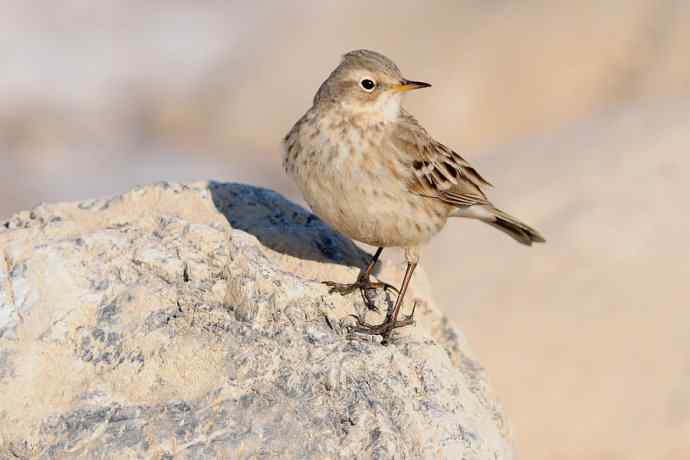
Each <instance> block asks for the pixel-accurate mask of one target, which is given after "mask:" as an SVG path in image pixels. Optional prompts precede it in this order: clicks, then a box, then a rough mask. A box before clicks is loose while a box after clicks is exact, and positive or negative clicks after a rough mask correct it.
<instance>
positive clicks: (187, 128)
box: [0, 0, 690, 460]
mask: <svg viewBox="0 0 690 460" xmlns="http://www.w3.org/2000/svg"><path fill="white" fill-rule="evenodd" d="M0 10H1V11H2V12H3V13H2V15H0V75H2V77H1V78H0V217H8V216H9V215H10V214H11V213H13V212H15V211H18V210H20V209H25V208H29V207H31V206H34V205H36V204H37V203H39V202H41V201H48V202H54V201H61V200H75V199H83V198H88V197H95V196H104V195H109V194H114V193H118V192H121V191H124V190H127V189H128V188H130V187H132V186H133V185H136V184H141V183H147V182H153V181H158V180H178V181H187V180H198V179H216V180H239V181H245V182H250V183H253V184H258V185H263V186H268V187H271V188H274V189H276V190H278V191H280V192H282V193H285V194H286V195H287V196H289V197H291V198H293V199H296V200H299V194H298V192H297V190H296V189H295V188H294V187H293V186H292V185H291V184H290V183H289V181H288V180H287V178H286V177H285V176H284V175H283V173H282V171H281V166H280V149H279V142H280V138H281V137H282V135H283V134H284V133H285V132H286V131H287V130H288V129H289V128H290V127H291V125H292V123H293V122H294V121H295V120H296V119H297V117H299V116H300V115H301V114H302V113H303V112H304V110H305V109H306V108H307V107H308V104H309V103H310V100H311V97H312V95H313V93H314V92H315V90H316V88H317V87H318V85H319V84H320V82H321V81H322V80H323V78H325V76H326V75H328V73H329V72H330V70H331V69H332V67H333V66H335V65H336V64H337V62H338V60H339V56H340V55H341V54H342V53H344V52H346V51H348V50H350V49H356V48H361V47H367V48H371V49H375V50H378V51H381V52H384V53H385V54H387V55H388V56H390V57H391V58H393V59H394V60H395V61H396V62H397V63H398V65H399V66H400V67H401V69H402V70H403V72H404V73H405V74H406V75H408V76H409V77H410V78H413V79H420V80H425V81H429V82H432V83H433V84H434V86H433V88H431V89H428V90H425V91H424V92H419V93H417V94H414V95H413V96H412V97H409V98H408V100H407V104H406V105H407V107H408V108H409V109H410V111H412V112H413V113H414V114H415V115H416V116H417V117H418V118H419V119H420V120H421V121H422V122H423V123H424V125H425V126H426V127H427V128H428V129H429V131H431V133H432V134H433V135H435V136H436V137H437V138H438V139H440V140H442V141H444V142H445V143H447V144H449V145H451V146H453V147H454V148H456V149H457V150H459V151H461V152H462V153H463V154H464V156H465V157H466V158H467V159H469V160H470V161H471V162H472V163H473V164H474V165H475V166H476V167H477V168H478V169H479V170H480V171H481V172H482V173H483V174H484V175H485V176H486V177H487V178H488V179H489V180H491V181H492V182H494V183H495V184H497V187H496V189H495V190H494V191H492V192H491V197H492V198H493V199H494V201H495V202H496V203H497V204H499V205H501V206H502V207H504V208H505V209H507V210H508V211H510V212H512V213H514V214H515V215H517V216H520V217H521V218H523V219H524V220H526V221H527V222H529V223H531V224H533V225H535V226H536V227H537V228H539V229H540V230H542V232H543V233H544V234H545V236H546V237H547V239H548V244H547V245H544V246H540V247H538V248H533V249H527V248H522V247H519V246H518V245H516V244H514V243H513V242H512V241H511V240H509V239H507V238H505V237H504V236H503V235H501V234H500V233H498V232H496V231H493V230H491V229H490V228H488V227H486V226H481V225H479V224H476V223H474V222H464V221H454V222H452V223H451V224H450V225H449V226H448V227H447V228H446V229H445V230H444V232H443V233H442V234H441V235H440V236H439V237H438V238H437V239H436V240H434V241H433V242H432V244H431V245H430V246H429V248H428V249H427V250H426V253H425V257H424V258H423V264H424V266H425V268H426V269H427V271H428V272H429V274H430V278H431V282H432V285H433V286H434V289H435V292H436V295H437V297H438V299H439V301H440V304H441V305H445V306H446V308H447V311H448V313H449V314H450V315H451V317H453V318H454V319H455V320H456V321H457V322H458V323H459V324H460V326H461V327H462V328H463V329H464V331H465V332H466V333H467V335H468V336H469V338H470V341H471V343H472V344H473V345H474V347H475V349H476V350H477V352H478V354H479V356H480V357H481V358H482V361H483V363H484V364H485V365H486V367H487V368H488V371H489V373H490V376H491V379H492V381H493V386H494V387H495V389H496V391H497V392H498V394H499V395H500V397H501V398H502V399H503V401H504V403H505V406H506V411H507V413H508V416H509V418H510V419H511V420H512V423H513V427H514V431H515V437H516V442H517V447H518V450H519V452H520V454H521V458H524V459H536V460H546V459H554V458H558V459H583V458H586V459H649V458H655V459H685V458H690V300H689V298H690V283H689V282H688V280H690V249H689V247H688V241H687V239H688V236H690V217H689V215H690V199H689V198H690V168H689V167H688V156H689V154H690V153H689V152H690V59H688V56H690V3H688V2H687V1H682V0H664V1H661V0H659V1H652V0H625V1H623V0H606V1H594V0H583V1H579V2H560V1H546V0H541V1H540V0H528V1H524V0H523V1H518V0H503V1H477V0H472V1H470V0H464V1H452V2H451V1H447V2H441V1H434V2H424V3H421V2H418V1H407V0H398V1H395V2H389V1H381V2H360V1H356V2H335V1H331V2H321V1H313V2H307V1H300V2H278V1H274V2H269V1H261V2H253V3H251V5H249V2H239V1H237V2H232V1H221V0H205V1H197V2H186V1H182V0H166V1H163V0H151V1H147V2H138V1H134V0H120V1H114V0H99V1H79V0H70V1H67V0H63V1H55V2H40V1H37V0H25V1H19V0H4V1H0ZM386 257H388V258H391V259H394V260H395V259H396V258H397V259H399V257H400V255H399V254H396V253H395V252H390V253H388V254H387V255H386Z"/></svg>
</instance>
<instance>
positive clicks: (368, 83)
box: [360, 78, 376, 91]
mask: <svg viewBox="0 0 690 460" xmlns="http://www.w3.org/2000/svg"><path fill="white" fill-rule="evenodd" d="M360 85H362V88H364V89H366V90H367V91H370V90H372V89H374V86H376V83H374V81H373V80H370V79H368V78H365V79H364V80H362V81H361V82H360Z"/></svg>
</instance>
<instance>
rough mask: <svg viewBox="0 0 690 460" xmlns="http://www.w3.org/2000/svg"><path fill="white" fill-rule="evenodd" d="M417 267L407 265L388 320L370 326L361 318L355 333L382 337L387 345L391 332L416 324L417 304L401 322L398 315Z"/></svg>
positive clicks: (415, 265) (413, 264)
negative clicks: (415, 312)
mask: <svg viewBox="0 0 690 460" xmlns="http://www.w3.org/2000/svg"><path fill="white" fill-rule="evenodd" d="M416 267H417V262H408V263H407V270H405V276H404V277H403V282H402V286H400V294H398V298H397V299H396V301H395V306H394V307H393V311H391V312H390V313H389V314H388V316H386V320H385V321H384V322H383V323H381V324H368V323H366V322H364V321H362V320H361V319H360V318H357V326H355V327H354V329H353V330H354V332H361V333H363V334H369V335H380V336H381V337H383V341H382V342H381V343H382V344H384V345H385V344H386V343H388V339H389V337H390V335H391V332H393V329H397V328H399V327H404V326H409V325H411V324H414V311H415V309H416V307H417V304H416V303H415V305H414V307H413V308H412V313H411V314H410V315H409V316H405V317H404V318H403V319H401V320H400V321H398V313H400V308H401V307H402V304H403V300H404V298H405V293H406V292H407V287H408V286H409V284H410V280H411V279H412V272H414V269H415V268H416Z"/></svg>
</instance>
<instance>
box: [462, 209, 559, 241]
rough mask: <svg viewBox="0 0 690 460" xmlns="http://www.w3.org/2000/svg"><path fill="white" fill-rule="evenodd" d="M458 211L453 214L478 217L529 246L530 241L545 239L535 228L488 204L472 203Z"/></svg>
mask: <svg viewBox="0 0 690 460" xmlns="http://www.w3.org/2000/svg"><path fill="white" fill-rule="evenodd" d="M458 211H459V212H457V213H456V214H455V215H457V216H460V217H470V218H474V219H479V220H481V221H482V222H486V223H487V224H489V225H491V226H492V227H495V228H497V229H499V230H501V231H502V232H504V233H507V234H508V235H509V236H510V237H512V238H513V239H514V240H515V241H517V242H518V243H522V244H526V245H527V246H531V245H532V243H544V242H545V241H546V240H545V239H544V237H543V236H541V234H540V233H539V232H538V231H537V230H535V229H533V228H532V227H530V226H529V225H527V224H524V223H522V222H520V221H519V220H517V219H516V218H515V217H513V216H511V215H510V214H508V213H505V212H503V211H501V210H500V209H498V208H494V207H493V206H492V205H490V204H488V205H474V206H470V207H469V208H465V209H463V210H462V211H460V210H458Z"/></svg>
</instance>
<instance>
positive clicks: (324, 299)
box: [0, 183, 512, 459]
mask: <svg viewBox="0 0 690 460" xmlns="http://www.w3.org/2000/svg"><path fill="white" fill-rule="evenodd" d="M366 257H367V255H366V253H364V252H363V251H362V250H360V249H359V248H357V247H356V246H355V245H353V244H352V243H351V242H350V241H348V240H347V239H345V238H343V237H341V236H339V235H338V234H336V233H334V232H333V231H332V230H330V229H329V228H328V227H327V226H325V225H324V224H323V223H321V222H320V221H319V220H318V219H317V218H315V217H314V216H312V215H311V214H309V213H308V212H307V211H305V210H304V209H302V208H300V207H299V206H297V205H295V204H293V203H291V202H289V201H287V200H285V199H284V198H282V197H281V196H279V195H278V194H276V193H274V192H271V191H268V190H264V189H258V188H254V187H250V186H246V185H238V184H219V183H196V184H191V185H175V184H167V183H162V184H156V185H152V186H147V187H142V188H139V189H136V190H133V191H131V192H129V193H127V194H125V195H123V196H121V197H117V198H114V199H109V200H94V201H88V202H81V203H71V204H70V203H68V204H58V205H50V206H40V207H38V208H36V209H34V210H33V211H30V212H28V211H27V212H22V213H19V214H17V215H16V216H14V217H13V218H11V219H10V220H9V221H7V222H5V223H0V395H1V396H0V458H3V459H4V458H117V459H126V458H161V459H162V458H190V459H191V458H194V459H197V458H241V459H244V458H281V459H284V458H315V459H321V458H329V459H335V458H343V459H352V458H381V459H384V458H433V459H436V458H448V459H460V458H462V459H509V458H512V446H511V442H510V440H509V433H508V429H507V427H506V424H505V422H504V419H503V417H502V414H501V411H500V408H499V406H498V405H497V404H496V403H495V401H494V400H493V399H492V398H491V396H490V394H489V393H488V389H487V385H486V379H485V375H484V372H483V370H482V368H481V366H479V364H478V363H477V362H476V361H475V360H474V359H473V358H472V356H471V353H470V352H469V350H468V348H467V345H466V344H465V343H464V339H463V338H462V336H461V334H460V333H459V332H458V331H457V330H456V329H454V328H453V327H452V326H451V325H450V324H449V323H448V321H447V320H446V318H445V317H444V316H442V315H441V314H440V313H439V311H438V310H437V309H436V308H435V307H434V306H433V305H432V302H431V300H430V296H429V294H428V289H427V288H426V286H425V281H424V276H423V274H421V273H422V272H420V275H419V276H416V278H415V280H414V282H413V284H412V286H411V291H410V294H409V295H408V302H407V303H408V304H407V306H406V308H407V309H408V310H409V308H411V305H412V302H413V301H416V302H417V324H416V325H415V326H414V327H410V328H405V329H404V330H401V331H400V332H399V333H398V334H397V335H396V336H395V337H394V340H393V341H392V342H393V343H392V344H391V345H390V346H382V345H380V343H379V339H373V338H369V337H359V336H357V337H352V336H351V335H350V334H349V333H348V327H347V326H348V325H349V324H352V322H353V320H352V318H351V317H350V316H349V315H351V314H354V313H357V314H364V313H365V307H364V305H363V303H362V300H361V298H360V296H359V295H357V294H354V295H350V296H346V297H341V296H340V295H337V294H329V292H328V289H327V288H326V287H325V286H323V285H322V284H321V283H320V282H319V281H320V280H324V279H330V280H335V281H343V282H344V281H348V280H352V279H354V277H355V276H356V274H357V273H358V270H359V269H360V267H362V266H363V264H364V263H365V260H366ZM382 265H383V266H382V267H381V270H380V271H379V272H378V276H379V277H380V278H383V279H386V280H390V281H394V282H395V283H397V282H398V280H399V279H400V277H401V268H402V267H400V266H397V265H394V264H389V263H384V264H382ZM391 300H392V299H391V298H389V297H388V296H387V295H386V294H383V293H381V294H379V295H378V297H377V303H378V305H379V306H380V307H381V310H382V311H385V309H386V308H388V306H389V305H390V302H391ZM367 320H368V321H371V322H374V321H380V320H381V316H380V315H378V314H376V313H374V312H369V313H367Z"/></svg>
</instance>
